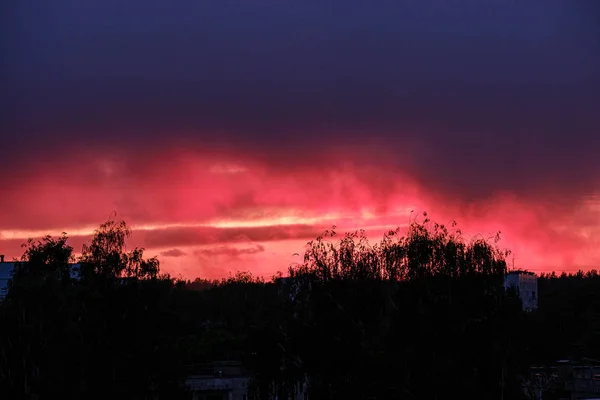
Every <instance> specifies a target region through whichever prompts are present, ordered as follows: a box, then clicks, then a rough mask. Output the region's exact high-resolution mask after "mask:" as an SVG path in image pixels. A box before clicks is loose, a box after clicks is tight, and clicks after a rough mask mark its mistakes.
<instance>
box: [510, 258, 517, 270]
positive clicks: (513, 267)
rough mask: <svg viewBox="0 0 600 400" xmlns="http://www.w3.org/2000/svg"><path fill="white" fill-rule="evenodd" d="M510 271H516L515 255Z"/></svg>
mask: <svg viewBox="0 0 600 400" xmlns="http://www.w3.org/2000/svg"><path fill="white" fill-rule="evenodd" d="M511 271H516V268H515V255H514V254H513V257H512V269H511Z"/></svg>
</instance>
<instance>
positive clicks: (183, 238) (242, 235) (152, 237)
mask: <svg viewBox="0 0 600 400" xmlns="http://www.w3.org/2000/svg"><path fill="white" fill-rule="evenodd" d="M322 230H323V229H320V227H313V226H308V225H287V226H265V227H251V228H209V227H207V228H164V229H156V230H151V231H145V232H144V231H136V237H135V238H136V240H140V241H141V242H142V243H143V244H144V245H145V246H148V247H169V246H201V245H210V244H219V243H238V242H241V241H244V242H265V241H277V240H291V239H306V240H307V241H308V240H311V239H314V238H315V237H317V236H318V235H319V234H320V233H321V231H322Z"/></svg>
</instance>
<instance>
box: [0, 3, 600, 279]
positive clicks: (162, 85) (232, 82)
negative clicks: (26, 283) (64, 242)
mask: <svg viewBox="0 0 600 400" xmlns="http://www.w3.org/2000/svg"><path fill="white" fill-rule="evenodd" d="M0 7H1V8H2V12H1V15H2V16H1V17H0V18H1V20H0V26H1V27H0V29H1V34H0V43H1V45H2V54H3V56H2V63H1V67H0V68H1V69H0V72H1V74H0V84H1V86H0V88H1V89H0V100H1V106H2V107H1V109H0V118H1V125H0V126H1V131H0V134H1V135H2V136H1V142H0V149H1V151H2V155H1V157H2V158H1V161H2V163H1V167H0V254H5V255H6V257H7V258H9V259H10V258H12V257H18V256H20V255H21V253H22V249H21V247H20V244H21V243H23V242H24V241H25V239H26V238H28V237H40V236H42V235H45V234H52V235H57V234H60V232H62V231H65V232H67V233H68V234H69V236H70V237H71V238H72V242H71V243H72V245H73V246H74V247H75V249H76V250H77V251H79V250H80V249H81V244H82V243H83V242H84V241H86V240H88V239H89V237H90V234H91V232H92V231H93V229H94V228H96V227H97V226H98V225H99V224H100V223H102V222H104V221H106V220H107V219H108V218H109V216H110V215H111V213H112V212H113V211H116V212H117V213H118V214H117V215H118V218H123V219H125V221H127V222H128V224H130V225H131V226H132V227H133V228H134V233H133V237H132V239H131V241H130V246H135V245H140V246H144V247H146V249H147V255H149V256H152V255H157V256H158V257H159V259H160V261H161V266H162V268H163V270H164V271H166V272H170V273H172V274H175V275H177V274H180V275H182V276H184V277H186V278H191V279H193V278H195V277H198V276H200V277H208V278H213V277H221V276H225V275H227V273H228V272H229V271H235V270H248V269H249V270H251V271H253V272H254V273H256V274H258V275H267V276H268V275H270V274H272V273H274V272H276V271H277V270H282V271H284V270H286V269H287V266H288V264H289V263H290V262H294V261H299V260H300V257H298V256H293V253H296V252H298V253H300V254H302V253H303V249H304V245H305V243H306V242H307V241H308V240H310V239H313V238H314V237H316V236H317V235H318V234H319V233H320V232H322V231H323V230H324V229H327V228H328V227H330V226H331V225H333V224H335V225H337V226H338V230H341V231H344V230H353V229H359V228H364V229H365V230H366V231H367V234H368V235H369V237H370V238H371V239H372V240H373V241H376V240H379V239H380V238H381V234H382V232H383V231H384V230H388V229H390V228H395V227H398V226H404V225H406V224H407V223H408V221H409V216H410V212H411V210H414V213H413V214H412V215H413V216H414V215H415V214H416V213H421V212H423V211H427V212H428V213H429V215H430V216H431V217H432V218H433V219H434V220H436V221H438V222H440V223H447V222H449V221H451V220H456V221H457V222H458V224H459V227H461V228H462V229H463V230H464V231H465V232H467V234H468V235H475V234H478V233H479V234H482V235H484V236H490V235H493V234H494V233H495V232H496V231H501V232H502V238H503V239H502V241H501V243H500V245H501V247H506V248H510V249H512V250H513V252H514V256H515V264H516V266H517V267H521V268H526V269H530V270H533V271H537V272H541V271H552V270H554V271H562V270H567V271H571V270H576V269H579V268H581V269H584V270H586V269H591V268H599V267H600V2H598V1H596V0H588V1H586V0H580V1H558V0H545V1H535V0H532V1H526V2H521V1H500V0H498V1H495V0H489V1H468V0H464V1H424V0H419V1H399V0H393V1H383V0H381V1H376V0H370V1H357V0H329V1H324V0H318V1H313V0H305V1H288V0H254V1H241V0H238V1H233V0H201V1H199V0H178V1H158V0H144V1H142V0H131V1H126V2H124V1H117V0H85V1H82V0H53V1H42V0H38V1H33V0H31V1H26V0H19V1H16V0H14V1H13V0H8V1H4V2H3V4H2V6H0ZM599 269H600V268H599Z"/></svg>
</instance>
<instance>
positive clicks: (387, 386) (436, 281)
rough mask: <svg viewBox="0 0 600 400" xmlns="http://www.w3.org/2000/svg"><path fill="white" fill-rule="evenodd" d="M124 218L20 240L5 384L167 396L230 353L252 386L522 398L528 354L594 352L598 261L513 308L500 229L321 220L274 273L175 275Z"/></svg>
mask: <svg viewBox="0 0 600 400" xmlns="http://www.w3.org/2000/svg"><path fill="white" fill-rule="evenodd" d="M129 234H130V231H129V228H128V227H127V225H126V224H125V223H122V222H116V221H109V222H107V223H106V224H104V225H102V226H101V227H100V228H99V229H98V230H97V231H96V233H95V235H94V237H93V239H92V241H91V242H90V243H89V244H88V245H86V246H84V248H83V251H82V257H81V258H80V259H79V260H75V259H74V257H73V249H72V248H71V247H70V246H69V245H68V243H67V238H66V236H63V237H60V238H51V237H47V238H45V239H43V240H42V241H38V242H36V241H30V242H28V243H27V245H26V249H25V252H24V255H23V257H22V260H21V261H22V263H20V264H18V266H17V267H16V268H15V270H14V275H13V278H12V280H11V282H10V285H9V291H8V295H7V297H6V299H5V300H4V301H3V303H2V305H1V307H0V313H1V314H0V318H1V320H0V323H1V326H2V330H1V331H0V380H1V385H2V387H1V388H0V390H1V391H2V393H10V394H14V395H15V396H16V397H18V398H22V397H23V396H25V397H27V396H29V397H37V398H40V399H42V398H49V397H52V396H55V395H56V394H65V393H68V397H75V398H93V397H101V396H106V395H109V396H110V397H112V398H115V397H117V398H119V397H128V398H134V399H142V398H177V396H178V395H181V396H185V393H184V390H183V381H184V380H185V378H186V376H188V374H190V373H193V372H194V368H195V367H197V366H198V365H201V364H202V363H205V362H211V361H216V360H239V361H242V362H243V363H244V365H245V366H246V368H248V369H249V371H250V372H251V373H252V376H253V380H252V394H253V397H255V398H257V399H262V398H264V399H267V398H273V396H274V395H278V396H279V397H278V398H279V399H285V398H289V395H290V394H291V393H293V392H294V388H295V386H296V385H298V384H299V383H300V382H307V383H308V388H309V395H310V398H311V399H348V398H352V399H436V398H446V397H456V398H473V399H475V398H477V399H486V398H496V399H498V398H500V399H501V398H504V399H519V398H522V397H523V395H524V391H523V389H522V386H521V384H522V382H523V380H524V379H525V378H526V376H527V374H528V368H529V366H530V365H533V364H536V363H544V362H552V361H555V360H556V359H558V358H565V357H570V356H581V357H583V356H585V357H591V358H594V357H597V358H600V354H599V352H600V349H599V348H598V343H600V340H599V339H600V337H599V336H598V332H599V331H600V329H598V328H599V327H600V325H598V320H599V319H598V311H597V310H600V308H599V307H598V306H599V305H600V304H599V303H598V302H599V301H600V295H599V293H600V292H599V291H598V289H600V279H599V278H598V275H597V274H596V273H590V274H587V275H585V274H579V275H562V276H550V275H548V276H547V275H544V276H542V277H541V279H540V281H539V291H540V294H539V296H540V308H539V310H538V311H537V312H535V313H532V314H526V313H523V312H522V308H521V303H520V301H519V299H518V297H517V296H516V294H515V293H506V292H505V291H504V288H503V279H504V274H505V272H506V262H505V257H506V255H507V253H505V252H502V251H500V250H499V249H498V247H497V240H498V237H497V236H496V237H493V238H489V239H486V238H475V239H472V240H468V241H467V240H465V239H464V238H463V237H462V235H461V233H460V231H459V230H458V229H456V227H455V226H454V225H453V226H451V227H445V226H441V225H437V224H434V223H432V222H430V221H429V220H427V219H425V220H424V221H423V222H416V221H414V222H413V223H412V224H411V226H410V227H409V228H408V229H407V230H406V232H401V231H400V230H396V231H391V232H388V233H387V234H386V235H385V236H384V238H383V239H382V240H381V241H380V242H379V243H377V244H374V245H371V244H370V243H369V242H368V241H367V238H366V237H365V236H364V234H363V233H361V232H355V233H351V234H346V235H344V236H343V237H342V238H341V239H339V240H336V237H337V235H336V233H335V232H334V230H331V231H327V232H325V234H324V235H322V236H320V237H318V238H316V239H315V240H314V241H311V242H309V243H308V245H307V248H306V253H305V258H304V260H303V262H302V263H299V264H296V265H292V266H290V268H289V271H288V277H287V278H285V279H280V278H281V276H276V277H273V279H272V280H271V281H265V280H263V279H261V278H255V277H253V276H252V275H251V274H249V273H238V274H236V275H234V276H231V277H229V278H226V279H223V280H220V281H208V280H203V279H197V280H196V281H194V282H189V281H188V282H185V281H181V280H176V279H172V278H171V277H169V276H167V275H164V274H161V273H160V268H159V263H158V260H156V259H154V258H150V259H147V258H144V254H143V249H134V250H133V251H130V252H126V251H125V241H126V238H127V236H128V235H129ZM75 261H78V262H79V266H76V267H72V263H73V262H75Z"/></svg>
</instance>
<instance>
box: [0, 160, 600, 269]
mask: <svg viewBox="0 0 600 400" xmlns="http://www.w3.org/2000/svg"><path fill="white" fill-rule="evenodd" d="M353 151H356V152H358V151H359V150H356V149H355V150H353V149H350V148H340V149H338V150H336V151H332V156H331V158H332V160H356V159H359V158H358V157H356V156H354V157H352V154H351V152H353ZM240 154H241V153H239V152H235V151H231V150H228V151H219V152H215V151H210V152H209V151H205V152H196V151H182V150H178V151H177V150H164V151H163V152H162V153H156V152H149V151H146V152H140V153H139V154H137V155H132V153H128V152H126V151H124V150H121V151H118V152H108V151H106V152H97V153H96V152H93V151H90V152H88V153H80V154H78V155H77V156H75V157H73V158H72V159H65V160H64V161H61V162H55V163H54V164H53V165H52V168H47V169H39V170H38V169H35V168H34V167H35V166H36V165H37V166H38V167H40V165H39V164H36V163H35V160H34V161H32V163H31V165H28V166H26V167H25V168H24V169H23V170H19V171H17V172H16V177H18V179H17V178H16V177H12V178H10V180H9V181H7V182H8V184H9V185H8V186H4V187H3V188H2V189H0V194H1V196H0V229H1V232H2V236H0V249H1V252H2V253H4V254H6V255H7V257H16V256H19V255H20V254H21V252H22V249H20V247H19V246H20V244H21V243H23V242H24V240H25V239H26V238H27V237H28V236H37V237H39V236H41V235H43V234H46V233H50V234H60V232H62V231H66V232H67V233H69V234H70V235H71V236H72V244H73V246H74V247H75V249H76V250H79V249H80V248H81V244H82V243H83V242H85V241H86V240H88V239H89V237H90V235H91V233H92V231H93V229H94V228H95V227H97V226H98V225H99V224H100V223H102V222H103V221H105V220H106V219H107V218H108V217H109V215H110V213H111V212H112V211H113V210H117V211H118V215H117V217H118V218H123V219H125V220H126V221H127V222H128V223H129V224H130V225H132V226H133V228H134V235H133V238H132V241H131V244H130V245H132V246H133V245H136V246H144V247H146V248H147V251H148V253H149V254H150V255H153V254H161V255H162V256H163V257H162V261H163V266H164V268H166V269H167V270H168V271H169V272H174V273H184V274H186V275H188V277H190V278H193V277H194V276H195V275H196V273H197V271H198V270H199V269H200V270H201V269H202V268H201V267H196V266H195V265H197V263H198V260H197V257H191V256H190V255H191V254H194V252H195V251H196V252H198V251H200V253H196V254H201V253H202V252H205V253H204V255H205V256H206V255H208V254H211V255H212V256H215V257H216V255H217V253H218V252H219V251H222V254H219V255H218V257H217V258H218V265H214V263H213V265H212V266H211V268H212V269H211V274H212V275H218V274H219V271H221V272H225V271H228V270H231V269H233V270H235V269H244V268H243V267H248V268H253V269H254V271H258V270H260V271H262V272H263V273H265V274H269V273H273V272H275V271H276V270H285V269H286V268H287V264H288V263H289V262H291V260H290V256H291V254H293V253H295V252H302V250H303V244H304V243H306V241H308V240H310V239H313V238H314V237H316V236H317V235H318V234H319V233H321V232H322V231H323V230H324V229H327V228H328V227H330V226H331V225H337V226H338V227H339V229H338V230H340V231H343V230H355V229H360V228H365V229H366V230H367V231H368V232H369V237H370V238H371V240H377V239H378V238H379V236H380V235H381V234H382V232H384V231H385V230H388V229H390V228H394V227H396V226H399V225H406V224H407V223H408V222H409V216H410V215H411V213H410V210H415V213H413V214H412V215H413V216H414V215H416V214H418V213H419V212H422V211H425V210H426V211H429V212H430V215H431V216H432V218H433V219H434V220H436V221H438V222H440V223H448V222H449V221H450V220H456V221H457V222H458V223H459V225H460V226H461V227H462V228H463V230H464V231H465V232H466V233H467V234H476V233H481V234H483V235H491V234H493V233H495V232H496V231H498V230H500V231H502V237H503V242H502V243H501V244H502V246H505V247H509V248H511V249H513V250H514V254H515V257H516V260H515V261H516V264H517V265H518V266H521V267H523V268H530V269H533V270H562V269H576V268H580V267H581V268H589V267H594V266H596V265H595V263H597V262H598V261H599V257H600V250H599V249H600V246H598V244H599V240H600V231H599V226H600V221H599V220H598V207H599V204H600V200H599V198H597V197H588V198H582V197H577V196H574V197H571V198H570V203H569V202H566V201H565V199H567V198H569V197H568V196H566V197H564V198H563V199H562V201H561V202H557V201H555V199H556V197H545V196H542V195H540V197H539V198H537V199H535V198H532V197H530V196H528V197H523V196H521V195H518V194H516V193H513V192H508V191H507V192H504V193H503V194H501V193H497V192H496V193H490V196H489V197H488V198H486V199H479V200H469V199H468V198H467V197H465V196H463V195H462V194H461V193H460V191H457V192H456V196H451V195H450V194H449V193H448V192H447V191H436V189H435V188H433V187H428V186H425V185H424V184H423V183H420V182H419V181H417V180H415V179H414V178H411V177H409V176H407V175H406V174H404V173H402V172H401V171H400V169H399V168H397V167H394V165H393V162H392V161H391V158H389V154H387V153H382V154H383V155H382V156H381V157H380V158H381V160H379V162H376V161H374V160H375V159H374V156H373V154H374V150H373V149H365V150H364V151H363V153H361V154H363V155H364V157H365V158H364V163H363V164H359V163H350V162H339V161H336V162H331V163H329V164H328V162H327V160H326V159H325V158H323V157H322V156H314V157H313V158H309V159H308V161H310V163H309V162H308V161H307V160H297V162H296V164H295V168H292V167H291V166H292V165H293V164H294V162H292V161H289V160H288V161H285V162H284V161H281V159H278V158H275V159H274V160H271V161H269V160H267V159H265V158H261V157H259V156H256V157H254V158H252V157H251V156H249V155H247V154H245V155H240ZM319 154H322V153H319ZM357 154H358V153H357ZM399 156H400V155H399ZM311 163H313V164H311ZM74 165H76V166H77V167H76V168H75V167H73V166H74ZM540 193H549V192H540ZM256 243H261V246H262V245H264V243H269V245H268V247H266V249H268V250H265V251H262V252H255V253H254V254H250V253H247V252H246V253H244V251H243V250H242V249H243V247H237V246H242V245H244V244H245V245H246V247H245V249H248V247H247V246H248V245H249V244H254V245H255V244H256ZM272 243H273V244H274V243H278V244H277V246H272V245H271V244H272ZM232 244H235V246H234V247H231V245H232ZM292 245H293V247H290V246H292ZM207 246H212V250H209V248H208V247H207ZM223 246H225V247H223ZM174 249H178V250H180V251H181V252H182V253H177V255H178V256H177V257H175V254H176V252H174ZM218 249H221V250H218ZM223 249H229V250H227V251H225V250H223ZM231 249H236V250H231ZM254 249H256V248H254ZM211 252H212V253H211ZM183 253H186V254H187V255H185V254H183ZM241 255H245V256H252V257H253V258H252V259H250V258H240V256H241ZM226 258H227V260H226ZM236 263H237V264H236ZM236 265H237V266H239V268H236Z"/></svg>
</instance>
